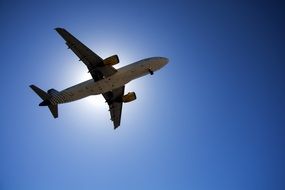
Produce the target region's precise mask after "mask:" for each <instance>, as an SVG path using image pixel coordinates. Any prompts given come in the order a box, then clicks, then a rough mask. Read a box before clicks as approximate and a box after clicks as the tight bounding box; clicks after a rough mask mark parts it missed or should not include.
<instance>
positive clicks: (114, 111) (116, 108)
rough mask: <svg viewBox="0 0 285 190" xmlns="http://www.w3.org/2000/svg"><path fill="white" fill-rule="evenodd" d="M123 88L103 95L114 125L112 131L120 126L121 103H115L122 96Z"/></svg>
mask: <svg viewBox="0 0 285 190" xmlns="http://www.w3.org/2000/svg"><path fill="white" fill-rule="evenodd" d="M124 91H125V86H122V87H119V88H117V89H115V90H112V91H109V92H106V93H104V94H103V96H104V98H105V100H106V102H107V103H108V104H109V111H110V114H111V120H112V121H113V123H114V129H116V128H117V127H119V126H120V123H121V115H122V107H123V103H122V102H120V101H116V99H119V98H121V97H122V96H123V95H124Z"/></svg>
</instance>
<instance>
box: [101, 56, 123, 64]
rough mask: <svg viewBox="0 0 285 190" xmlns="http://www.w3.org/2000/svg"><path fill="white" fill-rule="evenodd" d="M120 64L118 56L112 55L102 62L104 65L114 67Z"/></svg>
mask: <svg viewBox="0 0 285 190" xmlns="http://www.w3.org/2000/svg"><path fill="white" fill-rule="evenodd" d="M119 62H120V60H119V57H118V55H112V56H110V57H108V58H106V59H104V60H103V64H104V65H116V64H118V63H119Z"/></svg>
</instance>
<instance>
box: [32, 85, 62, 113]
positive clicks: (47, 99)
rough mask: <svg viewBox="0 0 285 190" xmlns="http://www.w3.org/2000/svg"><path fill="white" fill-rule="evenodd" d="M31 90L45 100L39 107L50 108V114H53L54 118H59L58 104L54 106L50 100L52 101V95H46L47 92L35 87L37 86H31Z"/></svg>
mask: <svg viewBox="0 0 285 190" xmlns="http://www.w3.org/2000/svg"><path fill="white" fill-rule="evenodd" d="M30 87H31V89H32V90H33V91H34V92H35V93H36V94H37V95H38V96H39V97H40V98H41V99H42V100H43V101H42V102H41V103H40V104H39V106H48V108H49V110H50V112H51V113H52V115H53V117H54V118H57V117H58V106H57V104H55V105H54V104H52V103H51V101H50V99H51V97H52V96H51V94H50V93H49V91H48V93H46V92H45V91H43V90H42V89H40V88H39V87H37V86H35V85H30Z"/></svg>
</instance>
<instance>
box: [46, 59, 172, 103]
mask: <svg viewBox="0 0 285 190" xmlns="http://www.w3.org/2000/svg"><path fill="white" fill-rule="evenodd" d="M167 62H168V59H167V58H164V57H152V58H147V59H143V60H141V61H138V62H135V63H132V64H130V65H126V66H124V67H122V68H120V69H118V71H117V72H116V73H115V74H113V75H111V76H109V77H106V78H103V79H101V80H99V81H96V82H94V80H93V79H90V80H87V81H84V82H82V83H79V84H77V85H74V86H72V87H69V88H67V89H65V90H62V91H60V92H59V93H57V94H56V95H55V96H53V97H52V99H51V102H52V103H54V104H62V103H67V102H72V101H75V100H79V99H82V98H85V97H87V96H90V95H98V94H103V93H105V92H108V91H112V90H114V89H116V88H119V87H121V86H124V85H125V84H127V83H128V82H130V81H132V80H134V79H136V78H139V77H142V76H144V75H147V74H149V73H150V72H155V71H157V70H159V69H160V68H162V67H163V66H164V65H166V64H167Z"/></svg>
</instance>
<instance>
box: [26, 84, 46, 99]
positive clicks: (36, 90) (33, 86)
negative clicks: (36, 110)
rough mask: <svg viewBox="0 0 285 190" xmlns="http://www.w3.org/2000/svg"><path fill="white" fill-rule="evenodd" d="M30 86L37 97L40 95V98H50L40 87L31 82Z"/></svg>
mask: <svg viewBox="0 0 285 190" xmlns="http://www.w3.org/2000/svg"><path fill="white" fill-rule="evenodd" d="M30 87H31V89H32V90H33V91H34V92H35V93H36V94H37V95H38V96H39V97H41V99H42V100H47V99H49V98H50V96H49V95H48V94H47V93H46V92H45V91H43V90H42V89H40V88H39V87H37V86H35V85H33V84H32V85H30Z"/></svg>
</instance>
